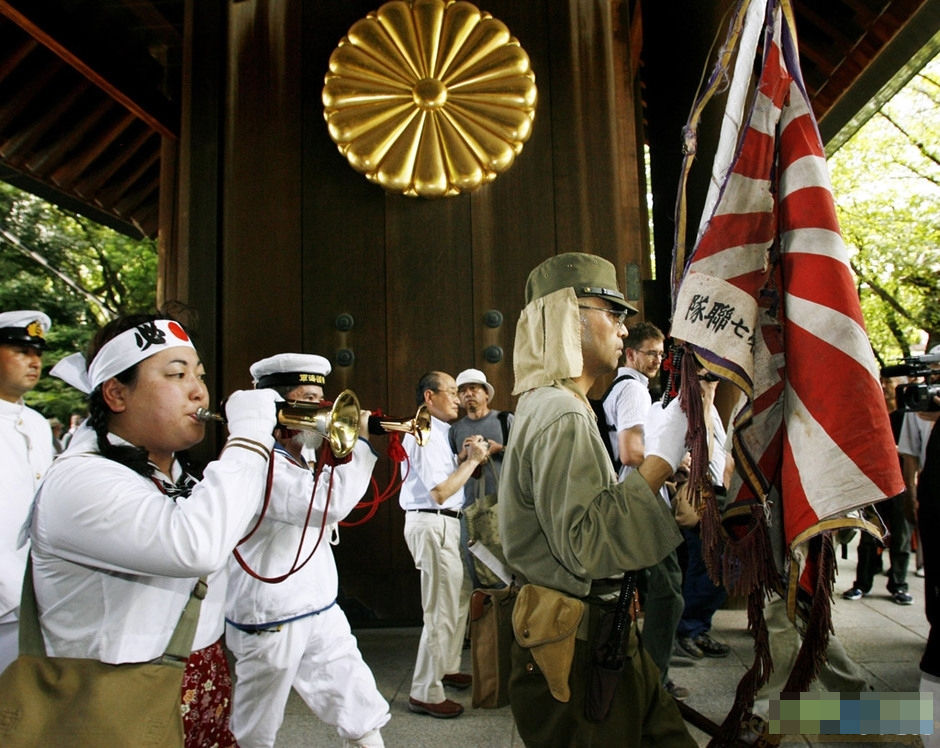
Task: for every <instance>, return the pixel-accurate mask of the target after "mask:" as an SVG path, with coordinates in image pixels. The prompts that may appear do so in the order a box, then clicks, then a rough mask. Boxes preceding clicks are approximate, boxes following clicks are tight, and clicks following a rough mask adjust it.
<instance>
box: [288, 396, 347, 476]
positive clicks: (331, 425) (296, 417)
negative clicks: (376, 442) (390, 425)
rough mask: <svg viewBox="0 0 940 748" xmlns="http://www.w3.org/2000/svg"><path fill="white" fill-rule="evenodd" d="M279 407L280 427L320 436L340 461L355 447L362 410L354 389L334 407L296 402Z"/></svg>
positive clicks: (335, 402) (339, 399) (337, 400)
mask: <svg viewBox="0 0 940 748" xmlns="http://www.w3.org/2000/svg"><path fill="white" fill-rule="evenodd" d="M277 405H278V412H277V422H278V423H279V424H280V425H281V426H284V427H285V428H288V429H296V430H298V431H314V432H316V433H318V434H320V435H321V436H323V438H324V439H326V440H327V441H328V442H329V443H330V449H331V450H332V452H333V454H334V455H335V456H336V457H337V458H338V459H342V458H343V457H346V456H347V455H348V454H349V453H350V452H352V451H353V447H355V446H356V439H358V438H359V414H360V412H361V411H360V408H359V399H358V398H357V397H356V395H355V393H354V392H353V391H352V390H343V391H342V392H341V393H340V394H339V397H337V398H336V400H335V401H334V402H333V404H332V405H331V406H326V405H319V404H315V403H306V402H301V401H297V400H288V401H285V402H279V403H278V404H277Z"/></svg>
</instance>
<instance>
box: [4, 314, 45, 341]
mask: <svg viewBox="0 0 940 748" xmlns="http://www.w3.org/2000/svg"><path fill="white" fill-rule="evenodd" d="M51 326H52V323H51V322H50V321H49V317H48V316H46V315H45V314H43V313H42V312H37V311H35V310H32V309H25V310H20V311H15V312H0V343H5V344H6V345H31V346H33V347H34V348H38V349H39V350H40V351H43V350H45V349H46V333H47V332H48V331H49V328H50V327H51Z"/></svg>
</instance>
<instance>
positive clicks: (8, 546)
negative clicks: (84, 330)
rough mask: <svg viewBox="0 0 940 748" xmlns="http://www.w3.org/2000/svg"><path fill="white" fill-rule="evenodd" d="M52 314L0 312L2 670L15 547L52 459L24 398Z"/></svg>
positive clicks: (15, 577) (19, 561) (9, 636)
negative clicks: (40, 482)
mask: <svg viewBox="0 0 940 748" xmlns="http://www.w3.org/2000/svg"><path fill="white" fill-rule="evenodd" d="M48 330H49V318H48V317H47V316H46V315H45V314H43V313H42V312H35V311H29V310H27V311H16V312H2V313H0V486H2V488H0V516H2V517H3V522H2V523H0V672H2V671H3V670H4V668H6V666H7V665H9V664H10V663H11V662H13V660H15V659H16V654H17V648H18V647H17V629H18V611H19V606H20V590H21V588H22V585H23V570H24V569H25V568H26V554H27V553H28V550H27V547H26V546H24V547H22V548H20V549H17V547H16V546H17V537H18V535H19V532H20V528H21V527H22V525H23V523H24V522H25V521H26V516H27V514H29V507H30V504H31V503H32V500H33V494H34V493H35V492H36V488H37V486H38V485H39V481H40V479H41V478H42V476H43V474H44V473H45V472H46V468H48V467H49V465H50V464H51V463H52V457H53V449H52V430H51V429H50V428H49V423H48V422H47V421H46V419H45V417H44V416H42V415H40V414H39V413H38V412H36V411H35V410H33V409H32V408H30V407H28V406H27V405H26V404H25V403H24V402H23V395H24V394H26V393H27V392H29V391H30V390H31V389H32V388H33V387H35V386H36V382H38V381H39V375H40V373H41V372H42V352H43V350H44V349H45V347H46V340H45V334H46V332H47V331H48Z"/></svg>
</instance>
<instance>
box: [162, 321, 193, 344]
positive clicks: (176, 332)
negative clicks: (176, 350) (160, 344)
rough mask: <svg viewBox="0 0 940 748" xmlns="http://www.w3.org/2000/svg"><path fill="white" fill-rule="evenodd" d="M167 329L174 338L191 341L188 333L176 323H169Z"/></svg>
mask: <svg viewBox="0 0 940 748" xmlns="http://www.w3.org/2000/svg"><path fill="white" fill-rule="evenodd" d="M166 329H167V330H169V331H170V333H172V335H173V336H174V337H177V338H179V339H180V340H187V341H188V340H189V335H187V334H186V331H185V330H184V329H183V328H182V327H180V326H179V324H178V323H176V322H169V323H167V326H166Z"/></svg>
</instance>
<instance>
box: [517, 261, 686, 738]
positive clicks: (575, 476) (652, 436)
mask: <svg viewBox="0 0 940 748" xmlns="http://www.w3.org/2000/svg"><path fill="white" fill-rule="evenodd" d="M525 300H526V307H525V308H524V309H523V311H522V314H521V315H520V319H519V322H518V325H517V328H516V340H515V346H514V361H515V364H514V366H515V375H516V382H515V388H514V392H513V394H518V395H520V398H519V403H518V407H517V410H516V418H515V421H514V423H513V438H512V439H511V440H510V442H509V446H508V448H507V450H506V454H505V458H504V461H503V472H502V477H501V482H500V488H499V512H500V515H499V524H500V533H501V537H502V542H503V546H504V550H505V552H506V557H507V559H508V561H509V563H510V565H511V566H512V567H513V569H514V570H515V571H516V572H517V574H518V575H519V576H521V577H522V579H523V580H524V581H525V582H527V583H528V584H526V585H525V586H524V587H523V589H522V590H521V592H520V593H519V597H518V598H517V601H516V605H515V610H514V614H513V626H514V631H515V641H514V643H513V652H512V671H511V675H510V682H509V695H510V702H511V705H512V712H513V717H514V718H515V721H516V726H517V728H518V730H519V734H520V736H521V737H522V738H523V740H524V741H525V743H526V745H528V746H581V745H621V746H635V747H637V748H639V747H640V746H650V745H657V746H694V745H695V741H694V740H692V738H691V737H690V736H689V734H688V731H687V730H686V728H685V724H684V722H683V720H682V717H681V716H680V714H679V710H678V708H677V706H676V704H675V702H674V701H673V699H672V698H671V697H670V696H669V695H668V694H667V692H666V691H665V690H664V689H663V687H662V685H661V682H660V674H659V671H658V670H657V668H656V666H655V665H654V664H653V662H652V660H651V659H650V657H649V655H648V654H647V653H646V652H645V651H644V650H643V649H642V647H640V646H639V643H638V639H637V634H636V626H635V623H632V622H629V621H628V622H627V623H628V628H627V634H626V636H625V637H624V641H623V644H622V653H623V669H622V671H621V672H620V674H619V676H617V675H614V676H613V678H614V682H615V683H616V687H615V688H614V689H613V696H612V700H610V701H608V702H607V703H606V706H607V708H606V710H603V711H605V712H606V715H605V716H604V717H603V718H601V719H599V718H598V717H597V715H596V714H595V715H594V716H593V717H592V718H590V719H589V718H588V717H587V716H586V715H585V705H586V704H585V702H586V700H587V699H589V698H590V697H591V696H592V694H593V695H594V696H596V695H597V694H596V692H595V691H592V689H590V688H589V686H588V683H589V678H590V676H591V668H592V647H595V646H596V645H597V644H599V643H601V642H602V641H606V636H604V635H603V634H599V633H598V629H599V628H600V621H601V619H602V618H603V617H605V614H607V613H609V612H610V611H611V609H612V608H613V607H614V606H615V605H616V601H617V598H618V591H619V590H620V580H619V577H622V576H623V573H624V572H629V571H632V570H637V569H643V568H647V567H649V566H653V565H654V564H656V563H658V562H659V561H660V560H661V559H662V558H664V557H665V556H666V555H667V554H668V553H669V552H670V551H672V550H673V549H674V548H675V547H676V546H677V545H678V544H679V543H680V542H681V540H682V537H681V535H680V534H679V531H678V529H677V527H676V522H675V520H674V519H673V517H672V516H671V514H670V512H669V509H668V507H667V506H666V505H665V503H664V502H663V501H662V500H661V499H660V498H659V496H658V495H657V491H658V490H659V488H660V486H661V485H662V483H663V482H664V481H665V480H666V478H667V477H668V476H669V475H671V474H672V473H673V471H674V469H675V466H676V465H677V464H678V462H679V459H680V458H681V457H682V454H683V452H684V451H685V432H686V419H685V416H684V414H683V413H682V411H681V410H680V409H679V407H678V405H679V403H678V401H675V402H673V403H672V404H671V405H670V407H669V408H667V409H666V411H664V413H663V417H662V418H660V419H658V421H657V423H658V426H657V427H656V428H655V429H654V430H652V431H651V433H648V434H647V435H646V440H647V451H646V458H645V460H644V461H643V463H642V464H641V465H640V466H639V467H638V469H637V470H635V471H634V472H632V473H631V474H630V475H628V476H627V477H626V478H625V480H624V481H623V482H622V483H618V482H617V476H616V475H615V474H614V471H613V467H612V466H611V463H610V459H609V457H608V456H607V452H606V450H605V447H604V444H603V442H602V441H601V436H600V432H599V431H598V429H597V425H596V423H595V418H594V413H593V411H592V409H591V406H590V404H589V402H588V399H587V392H588V390H589V389H590V388H591V386H592V385H593V384H594V382H595V380H596V379H597V378H599V377H600V376H602V375H604V374H608V373H610V372H613V371H614V370H615V369H616V367H617V362H618V360H619V358H620V356H621V353H622V352H623V340H624V338H625V337H626V336H627V330H626V328H625V327H624V325H623V319H624V317H625V316H626V315H627V314H629V313H632V312H635V311H636V310H635V309H633V308H632V307H630V306H629V305H628V304H627V303H626V301H625V300H624V297H623V295H622V294H621V293H620V292H619V291H618V290H617V276H616V271H615V269H614V266H613V265H612V264H611V263H609V262H608V261H607V260H604V259H602V258H599V257H596V256H593V255H587V254H582V253H566V254H561V255H557V256H555V257H552V258H550V259H548V260H546V261H545V262H543V263H542V264H540V265H539V266H538V267H536V268H535V269H534V270H533V271H532V272H531V273H530V274H529V278H528V282H527V284H526V297H525Z"/></svg>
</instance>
